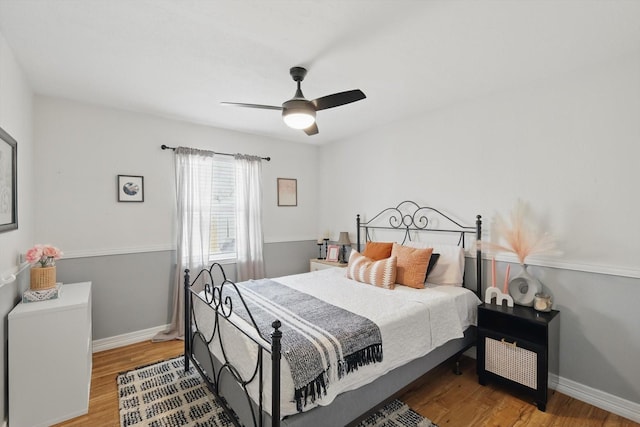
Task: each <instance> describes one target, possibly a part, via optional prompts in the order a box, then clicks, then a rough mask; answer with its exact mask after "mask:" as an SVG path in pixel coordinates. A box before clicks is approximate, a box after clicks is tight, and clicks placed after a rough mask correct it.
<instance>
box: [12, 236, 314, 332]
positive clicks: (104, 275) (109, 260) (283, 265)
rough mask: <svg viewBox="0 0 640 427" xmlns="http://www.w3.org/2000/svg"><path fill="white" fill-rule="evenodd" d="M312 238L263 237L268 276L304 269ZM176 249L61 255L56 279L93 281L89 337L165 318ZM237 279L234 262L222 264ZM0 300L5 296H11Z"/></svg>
mask: <svg viewBox="0 0 640 427" xmlns="http://www.w3.org/2000/svg"><path fill="white" fill-rule="evenodd" d="M316 251H317V247H316V244H315V242H314V241H301V242H285V243H267V244H265V245H264V257H265V267H266V274H267V277H279V276H285V275H288V274H296V273H303V272H306V271H308V270H309V259H310V258H313V257H315V256H317V252H316ZM175 264H176V261H175V251H159V252H145V253H133V254H123V255H108V256H96V257H84V258H72V259H64V258H63V259H61V260H59V261H58V262H57V265H58V269H57V272H58V275H57V279H58V281H61V282H63V283H76V282H84V281H90V282H92V284H93V339H94V340H97V339H103V338H111V337H116V336H118V335H123V334H127V333H131V332H137V331H141V330H145V329H150V328H154V327H157V326H162V325H165V324H168V323H169V322H170V320H171V316H170V309H171V302H172V301H171V298H172V289H173V283H174V279H173V278H174V277H175ZM224 268H225V272H226V273H227V277H228V278H229V279H230V280H234V279H235V264H227V265H225V266H224ZM0 301H3V302H4V301H9V302H8V304H9V305H11V307H13V305H12V304H11V302H10V301H12V300H11V298H7V299H4V298H2V299H1V300H0Z"/></svg>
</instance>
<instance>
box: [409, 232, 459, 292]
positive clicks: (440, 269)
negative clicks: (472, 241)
mask: <svg viewBox="0 0 640 427" xmlns="http://www.w3.org/2000/svg"><path fill="white" fill-rule="evenodd" d="M404 245H405V246H409V247H411V248H421V249H424V248H433V253H434V254H440V258H438V262H436V265H435V266H434V267H433V270H431V272H430V273H429V275H428V276H427V282H428V283H433V284H434V285H451V286H462V278H463V277H464V249H463V248H462V246H458V245H447V244H444V243H428V242H405V244H404Z"/></svg>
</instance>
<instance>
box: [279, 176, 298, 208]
mask: <svg viewBox="0 0 640 427" xmlns="http://www.w3.org/2000/svg"><path fill="white" fill-rule="evenodd" d="M278 206H298V180H296V179H293V178H278Z"/></svg>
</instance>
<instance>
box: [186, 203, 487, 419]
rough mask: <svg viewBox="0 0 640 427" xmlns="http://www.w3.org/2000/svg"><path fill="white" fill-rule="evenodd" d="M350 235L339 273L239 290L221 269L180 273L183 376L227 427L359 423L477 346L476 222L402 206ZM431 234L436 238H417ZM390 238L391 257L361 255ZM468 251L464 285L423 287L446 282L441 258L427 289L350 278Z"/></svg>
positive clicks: (310, 275) (478, 232)
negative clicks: (417, 257) (192, 380)
mask: <svg viewBox="0 0 640 427" xmlns="http://www.w3.org/2000/svg"><path fill="white" fill-rule="evenodd" d="M356 229H357V232H356V234H357V243H356V248H355V251H354V252H353V254H352V255H351V259H350V264H349V266H348V267H347V268H344V269H343V268H332V269H326V270H320V271H316V272H311V273H304V274H298V275H292V276H286V277H280V278H274V279H264V280H261V281H248V282H243V283H233V282H231V281H229V280H227V278H226V275H225V273H224V269H223V268H222V266H220V265H219V264H213V265H212V266H211V267H210V268H207V269H204V270H202V271H200V272H199V273H198V274H196V275H195V277H194V278H193V279H192V278H191V276H190V272H189V271H188V270H186V271H185V280H184V285H185V286H184V292H185V298H184V301H185V328H186V330H185V368H186V369H189V366H190V365H191V364H193V366H195V367H196V369H197V370H198V372H199V373H200V375H201V376H202V378H203V379H204V380H205V381H206V383H207V385H208V387H209V388H210V390H211V391H212V392H213V393H214V395H215V396H216V399H217V400H218V402H219V403H220V404H221V405H222V406H223V407H224V408H225V410H226V411H227V413H228V416H229V418H230V419H231V420H232V422H233V423H234V424H235V425H246V426H265V427H269V426H308V425H332V426H333V425H349V424H351V423H355V422H357V421H358V420H359V419H361V418H362V416H363V415H364V414H366V413H368V412H369V411H371V410H372V409H374V408H376V407H378V406H380V405H381V404H382V403H383V402H385V401H386V400H388V398H389V397H390V396H392V395H393V394H394V393H397V392H398V391H399V390H401V389H403V388H404V387H406V386H407V385H409V384H410V383H411V382H413V381H414V380H416V379H418V378H419V377H420V376H422V375H423V374H425V373H426V372H428V371H429V370H430V369H432V368H434V367H435V366H438V365H439V364H440V363H442V362H443V361H445V360H447V359H449V358H452V357H453V356H456V355H459V354H461V353H462V352H464V351H465V350H466V349H468V348H469V347H471V346H472V345H474V343H475V335H476V334H475V321H476V317H475V316H476V307H477V305H478V303H479V302H480V299H479V295H480V292H481V290H482V284H481V277H482V271H481V262H478V261H480V260H481V259H482V257H481V253H480V245H479V244H477V243H478V241H479V240H480V236H481V218H480V216H477V217H476V223H475V225H474V226H466V225H462V224H461V223H459V222H457V221H455V220H453V219H452V218H450V217H449V216H447V215H445V214H443V213H441V212H440V211H439V210H437V209H434V208H431V207H422V206H420V205H418V204H417V203H415V202H412V201H404V202H402V203H400V204H398V205H397V206H395V207H391V208H387V209H384V210H382V211H381V212H379V213H378V214H376V215H374V216H372V217H371V219H369V220H367V221H364V220H362V219H361V217H360V215H358V216H357V217H356ZM432 234H433V235H437V236H438V239H437V241H435V242H434V241H431V240H429V239H425V238H424V237H423V236H424V235H432ZM392 236H395V237H392ZM443 236H447V237H448V240H449V243H444V242H443V240H447V239H441V237H443ZM374 239H375V240H374ZM390 240H393V242H395V243H393V251H394V252H393V253H394V255H393V256H391V257H387V258H384V259H381V260H380V261H375V262H373V261H371V260H370V259H369V258H366V257H364V256H363V254H364V253H367V247H366V246H365V245H371V247H373V246H374V242H376V241H390ZM451 240H453V242H451ZM467 246H469V247H471V248H472V250H474V251H475V252H476V254H475V255H476V258H475V260H476V262H475V268H466V270H465V268H464V266H465V265H466V263H465V258H464V255H462V267H461V269H462V271H461V272H460V280H461V282H463V283H457V282H456V283H455V284H454V285H442V284H439V283H436V284H434V283H431V282H430V280H429V279H430V278H431V277H434V280H435V279H436V277H437V278H438V280H441V279H440V278H441V277H444V276H440V275H439V273H438V272H440V273H442V271H443V270H442V269H443V268H445V267H444V266H447V262H445V261H442V265H440V260H439V261H438V262H437V263H436V264H435V265H436V267H438V268H440V270H436V267H434V269H433V271H432V273H428V274H427V275H426V279H427V280H426V282H427V283H426V284H425V285H423V286H424V289H420V288H421V287H420V286H418V287H416V288H414V287H410V286H393V284H392V286H391V287H388V286H386V287H385V286H379V285H377V283H376V285H377V286H371V284H367V283H365V282H366V281H367V280H368V279H366V278H364V279H363V278H362V277H359V276H358V277H356V276H357V274H355V273H354V272H356V271H359V270H356V268H357V266H358V264H357V262H356V261H353V260H360V259H365V260H367V263H368V264H367V265H368V268H369V269H368V270H367V272H370V271H374V270H375V271H379V269H380V268H381V267H380V265H382V263H386V264H385V265H387V264H390V260H391V259H393V264H394V266H395V263H396V258H397V257H398V256H400V255H398V254H400V253H401V252H396V250H398V251H402V250H409V251H416V252H415V253H418V252H420V253H422V252H424V251H431V252H433V251H434V250H435V249H431V248H436V249H438V248H439V249H438V250H439V252H447V251H448V250H450V249H452V250H454V251H455V248H456V247H457V248H460V250H459V251H457V252H455V253H456V254H464V253H465V249H466V247H467ZM452 247H453V248H452ZM407 248H414V249H407ZM426 248H429V249H426ZM362 249H364V252H362V251H361V250H362ZM431 252H429V253H431ZM440 256H441V260H444V259H445V257H447V256H448V255H440ZM358 257H360V258H358ZM432 258H433V257H432ZM398 259H399V258H398ZM446 259H447V260H448V259H449V258H446ZM372 265H373V267H372ZM399 265H400V261H398V266H399ZM394 268H395V267H394ZM405 270H406V269H405ZM398 271H400V269H398ZM448 271H449V272H451V271H452V270H451V269H450V268H449V270H448ZM456 272H457V271H456ZM398 274H399V273H398ZM420 274H422V275H423V276H421V277H424V272H421V273H420ZM474 275H475V277H473V276H474ZM363 277H364V276H363ZM367 277H369V276H367ZM371 277H373V276H371ZM377 277H381V276H380V274H378V275H377ZM393 277H394V278H395V277H396V276H395V272H394V275H393ZM398 277H399V276H398ZM447 277H450V276H447ZM456 277H457V276H456ZM356 279H357V280H356ZM361 279H362V280H361ZM438 280H436V281H438ZM455 280H457V279H455ZM422 281H423V282H424V279H422ZM459 284H461V285H463V286H456V285H459ZM318 325H322V327H320V326H318ZM416 325H417V326H416ZM232 414H235V416H234V415H232ZM236 417H237V419H236Z"/></svg>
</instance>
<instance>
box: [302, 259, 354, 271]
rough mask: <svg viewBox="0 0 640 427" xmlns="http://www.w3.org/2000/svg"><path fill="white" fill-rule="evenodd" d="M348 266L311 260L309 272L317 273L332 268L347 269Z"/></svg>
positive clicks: (323, 260)
mask: <svg viewBox="0 0 640 427" xmlns="http://www.w3.org/2000/svg"><path fill="white" fill-rule="evenodd" d="M347 265H348V264H343V263H341V262H334V261H327V260H326V259H316V258H311V260H309V271H317V270H324V269H325V268H332V267H343V268H344V267H346V266H347Z"/></svg>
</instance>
